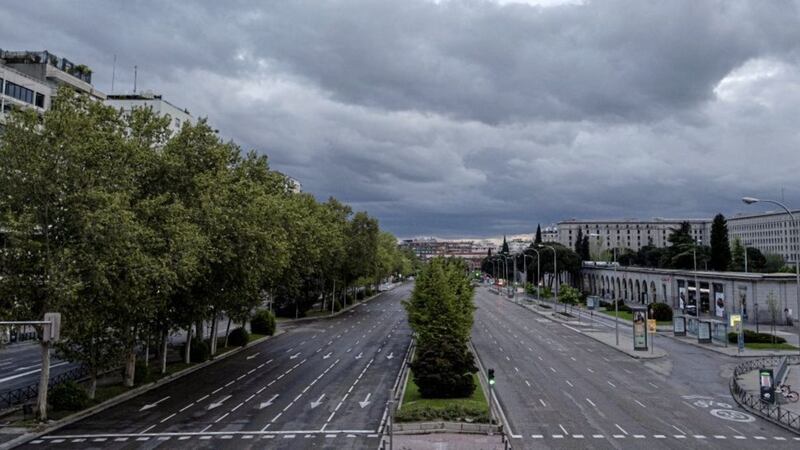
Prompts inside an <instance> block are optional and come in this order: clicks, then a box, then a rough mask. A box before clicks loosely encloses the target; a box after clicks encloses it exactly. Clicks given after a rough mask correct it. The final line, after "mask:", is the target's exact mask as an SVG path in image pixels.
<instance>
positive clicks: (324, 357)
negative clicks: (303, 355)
mask: <svg viewBox="0 0 800 450" xmlns="http://www.w3.org/2000/svg"><path fill="white" fill-rule="evenodd" d="M330 357H331V352H328V354H327V355H325V356H323V357H322V359H328V358H330Z"/></svg>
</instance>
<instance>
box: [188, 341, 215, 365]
mask: <svg viewBox="0 0 800 450" xmlns="http://www.w3.org/2000/svg"><path fill="white" fill-rule="evenodd" d="M209 353H210V351H209V349H208V344H207V343H206V342H205V341H201V340H200V339H197V338H193V339H192V346H191V348H190V349H189V360H190V361H192V362H194V363H199V362H203V361H206V360H207V359H208V357H209ZM181 354H183V355H186V345H184V346H183V349H182V350H181Z"/></svg>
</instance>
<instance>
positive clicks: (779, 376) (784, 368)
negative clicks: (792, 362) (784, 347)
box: [775, 356, 789, 386]
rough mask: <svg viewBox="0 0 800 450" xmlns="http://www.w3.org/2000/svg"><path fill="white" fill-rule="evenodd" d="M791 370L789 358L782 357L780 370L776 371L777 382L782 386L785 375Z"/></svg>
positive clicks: (779, 365)
mask: <svg viewBox="0 0 800 450" xmlns="http://www.w3.org/2000/svg"><path fill="white" fill-rule="evenodd" d="M788 370H789V364H788V359H787V358H786V357H785V356H784V357H783V358H781V362H780V364H778V370H776V371H775V384H776V385H778V386H780V385H782V384H783V377H785V376H786V372H787V371H788Z"/></svg>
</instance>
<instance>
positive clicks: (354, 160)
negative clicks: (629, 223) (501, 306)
mask: <svg viewBox="0 0 800 450" xmlns="http://www.w3.org/2000/svg"><path fill="white" fill-rule="evenodd" d="M799 11H800V3H798V2H797V1H769V2H764V1H754V2H745V1H704V0H687V1H678V0H671V1H667V2H665V1H643V0H632V1H596V2H595V1H558V0H549V1H544V0H543V1H525V2H522V1H520V2H516V1H513V0H511V1H510V0H503V1H498V0H496V1H490V0H439V1H432V0H402V1H399V0H398V1H390V0H374V1H371V0H352V1H324V0H292V1H276V2H264V1H224V2H223V1H204V2H200V1H192V2H189V1H185V2H178V1H174V2H173V1H169V2H167V1H163V0H161V1H157V0H153V1H110V0H103V1H100V0H98V1H56V0H53V1H43V0H39V1H36V2H32V1H29V0H23V1H16V0H12V1H9V2H4V6H3V14H2V15H0V48H3V49H9V50H22V49H28V50H42V49H47V50H50V51H51V52H53V53H56V54H58V55H60V56H63V57H66V58H69V59H71V60H73V61H75V62H78V63H84V64H87V65H89V66H90V67H91V68H92V69H94V83H95V85H96V86H97V87H99V88H100V89H101V90H104V91H106V92H109V91H110V90H111V73H112V63H113V60H114V55H115V54H116V55H117V70H116V74H117V75H116V83H115V89H114V92H115V93H124V92H126V91H132V88H133V66H134V65H137V66H138V67H139V88H140V89H150V90H153V91H155V92H157V93H161V94H163V95H164V97H165V98H166V99H168V100H169V101H171V102H172V103H175V104H177V105H179V106H181V107H186V108H189V110H190V111H191V112H192V113H193V114H195V115H196V116H207V117H208V118H209V120H210V121H211V122H212V124H213V125H214V126H215V127H216V128H218V129H219V130H220V133H221V134H222V135H223V136H225V137H226V138H232V139H234V140H236V141H237V142H238V143H240V144H241V145H242V146H243V147H245V148H253V149H256V150H257V151H259V152H262V153H265V154H267V155H269V157H270V161H271V164H272V166H273V168H275V169H277V170H280V171H282V172H284V173H286V174H289V175H291V176H293V177H295V178H297V179H299V180H300V181H301V182H302V184H303V188H304V190H306V191H308V192H311V193H313V194H314V195H316V196H317V197H318V198H320V199H325V198H327V197H328V196H331V195H333V196H335V197H337V198H339V199H340V200H343V201H346V202H348V203H350V204H352V205H353V206H354V207H355V208H356V209H359V210H367V211H368V212H369V213H370V214H371V215H374V216H376V217H378V218H379V219H380V221H381V224H382V226H383V227H385V228H387V229H388V230H390V231H392V232H394V233H395V234H397V235H398V236H400V237H410V236H418V235H427V236H430V235H436V236H442V237H466V236H470V237H475V236H497V235H501V234H504V233H508V234H517V233H530V232H532V231H533V230H534V229H535V228H536V224H537V223H539V222H541V223H542V225H545V224H549V223H553V222H556V221H558V220H562V219H566V218H572V217H575V218H611V217H639V218H648V217H678V216H680V217H699V216H703V217H705V216H710V215H712V214H714V213H716V212H723V213H725V214H726V215H732V214H734V213H736V212H744V211H750V212H754V211H756V210H762V209H764V208H762V207H760V206H758V205H754V206H750V207H746V206H744V205H742V204H741V203H740V202H739V200H738V198H740V197H741V196H743V195H754V196H763V197H765V198H778V199H779V198H780V197H781V195H784V196H785V200H786V201H787V202H789V203H790V204H793V205H797V206H800V186H798V174H800V120H799V118H800V70H798V69H800V26H798V24H800V12H799ZM782 190H783V194H782Z"/></svg>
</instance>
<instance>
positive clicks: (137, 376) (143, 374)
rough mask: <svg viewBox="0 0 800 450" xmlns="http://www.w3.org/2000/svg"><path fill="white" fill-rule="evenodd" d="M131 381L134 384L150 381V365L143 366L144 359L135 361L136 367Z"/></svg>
mask: <svg viewBox="0 0 800 450" xmlns="http://www.w3.org/2000/svg"><path fill="white" fill-rule="evenodd" d="M133 381H134V382H135V383H136V384H142V383H147V382H148V381H150V367H148V366H145V365H144V361H136V367H135V368H134V371H133Z"/></svg>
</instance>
